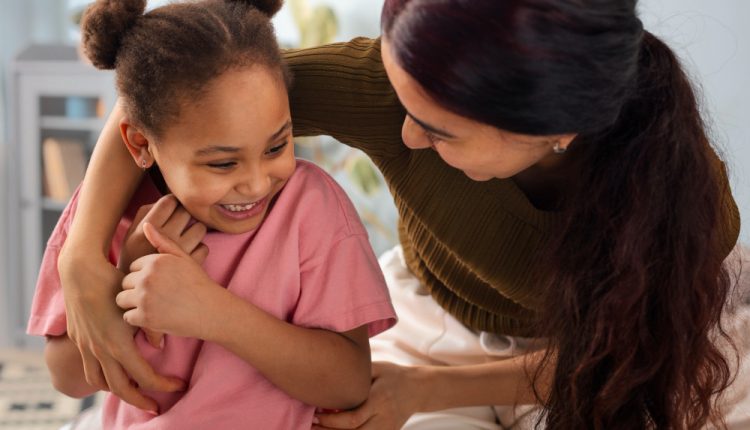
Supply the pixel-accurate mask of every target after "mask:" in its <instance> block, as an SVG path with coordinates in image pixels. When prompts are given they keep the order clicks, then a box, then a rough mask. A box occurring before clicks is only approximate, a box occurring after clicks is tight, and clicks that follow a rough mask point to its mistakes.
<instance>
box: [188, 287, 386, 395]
mask: <svg viewBox="0 0 750 430" xmlns="http://www.w3.org/2000/svg"><path fill="white" fill-rule="evenodd" d="M217 292H218V293H219V294H218V296H219V297H217V298H216V301H215V306H216V308H215V310H216V313H215V314H214V315H215V316H216V317H218V318H216V320H215V321H216V324H210V325H209V326H208V327H210V329H208V330H205V331H204V334H203V335H202V336H203V339H204V340H207V341H210V342H214V343H217V344H219V345H221V346H223V347H224V348H226V349H227V350H229V351H231V352H232V353H234V354H235V355H237V356H238V357H240V358H242V359H243V360H245V361H246V362H248V363H250V364H251V365H253V366H254V367H255V368H256V369H258V370H259V371H260V372H261V373H262V374H263V375H264V376H265V377H266V378H268V379H269V380H270V381H271V382H273V383H274V384H275V385H276V386H278V387H279V388H281V389H282V390H284V391H285V392H286V393H287V394H289V395H290V396H292V397H294V398H296V399H299V400H301V401H303V402H305V403H308V404H311V405H315V406H318V407H322V408H328V409H351V408H354V407H356V406H358V405H360V404H361V403H362V402H364V401H365V399H366V398H367V394H368V392H369V390H370V380H371V374H370V344H369V339H368V335H367V327H366V326H362V327H359V328H356V329H354V330H351V331H348V332H345V333H335V332H331V331H328V330H321V329H309V328H304V327H298V326H295V325H292V324H289V323H287V322H284V321H281V320H279V319H277V318H275V317H273V316H271V315H269V314H267V313H265V312H264V311H263V310H261V309H259V308H257V307H255V306H253V305H252V304H250V303H248V302H246V301H244V300H242V299H240V298H238V297H236V296H234V295H233V294H231V293H230V292H228V291H227V290H226V289H223V288H222V289H221V290H217ZM248 327H252V328H251V329H248Z"/></svg>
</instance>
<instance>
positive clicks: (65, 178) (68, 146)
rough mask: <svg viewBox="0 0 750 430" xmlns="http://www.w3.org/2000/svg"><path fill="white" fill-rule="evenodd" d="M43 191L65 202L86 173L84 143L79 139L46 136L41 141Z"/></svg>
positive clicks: (53, 198)
mask: <svg viewBox="0 0 750 430" xmlns="http://www.w3.org/2000/svg"><path fill="white" fill-rule="evenodd" d="M42 161H43V163H44V175H43V176H44V187H43V189H44V193H45V195H46V196H47V197H49V198H50V199H52V200H56V201H59V202H67V201H68V200H70V197H71V196H73V192H74V191H75V190H76V187H78V185H79V184H80V183H81V181H83V176H84V174H85V173H86V153H85V145H84V143H83V142H82V141H80V140H75V139H62V138H55V137H48V138H46V139H44V141H43V142H42Z"/></svg>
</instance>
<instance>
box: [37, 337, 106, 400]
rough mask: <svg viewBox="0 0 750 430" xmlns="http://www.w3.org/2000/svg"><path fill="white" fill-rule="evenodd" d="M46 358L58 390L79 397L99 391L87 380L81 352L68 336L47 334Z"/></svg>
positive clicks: (54, 384) (53, 383) (53, 382)
mask: <svg viewBox="0 0 750 430" xmlns="http://www.w3.org/2000/svg"><path fill="white" fill-rule="evenodd" d="M44 359H45V361H46V362H47V368H48V369H49V372H50V377H51V379H52V385H53V386H54V387H55V389H56V390H57V391H59V392H61V393H63V394H65V395H66V396H70V397H75V398H77V399H80V398H83V397H86V396H89V395H91V394H93V393H95V392H97V391H98V390H97V389H96V387H92V386H91V385H89V384H88V383H87V382H86V376H85V375H84V372H83V361H82V360H81V354H80V353H79V352H78V348H77V347H76V345H75V344H74V343H73V341H71V340H70V338H69V337H68V336H66V335H62V336H47V343H46V345H45V347H44Z"/></svg>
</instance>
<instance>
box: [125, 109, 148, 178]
mask: <svg viewBox="0 0 750 430" xmlns="http://www.w3.org/2000/svg"><path fill="white" fill-rule="evenodd" d="M120 135H121V136H122V141H123V142H124V143H125V147H126V148H128V152H130V155H131V156H132V157H133V160H134V161H135V164H137V165H138V167H140V168H142V169H147V168H149V167H151V166H152V165H153V164H154V157H153V156H152V155H151V151H149V145H150V144H151V143H150V142H149V140H148V138H147V137H146V136H145V135H144V134H143V133H142V132H141V130H140V129H139V128H138V127H137V126H135V125H134V124H133V123H132V122H131V121H130V118H128V117H123V118H122V119H121V120H120Z"/></svg>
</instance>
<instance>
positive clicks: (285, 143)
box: [266, 140, 289, 155]
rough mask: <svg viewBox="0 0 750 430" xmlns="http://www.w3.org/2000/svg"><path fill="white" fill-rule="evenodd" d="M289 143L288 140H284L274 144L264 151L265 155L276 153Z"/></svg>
mask: <svg viewBox="0 0 750 430" xmlns="http://www.w3.org/2000/svg"><path fill="white" fill-rule="evenodd" d="M288 144H289V141H288V140H285V141H284V143H282V144H280V145H276V146H274V147H272V148H270V149H269V150H268V151H266V155H277V154H279V153H280V152H281V151H282V150H283V149H284V148H286V146H287V145H288Z"/></svg>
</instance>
